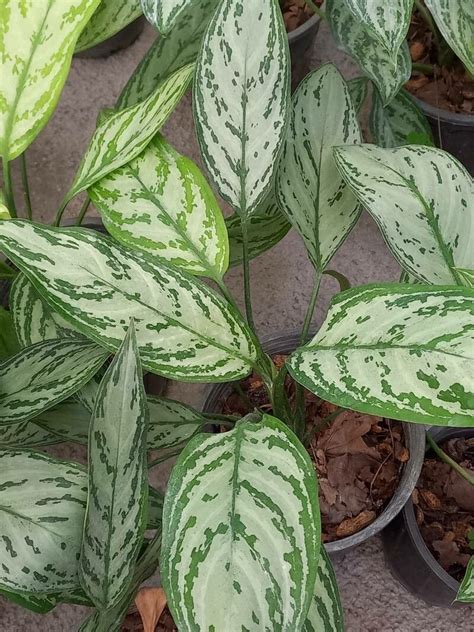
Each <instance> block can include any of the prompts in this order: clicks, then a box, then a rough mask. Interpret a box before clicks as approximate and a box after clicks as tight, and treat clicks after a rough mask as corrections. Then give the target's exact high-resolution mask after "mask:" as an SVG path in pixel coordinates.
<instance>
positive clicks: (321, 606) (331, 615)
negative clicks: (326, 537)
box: [302, 546, 344, 632]
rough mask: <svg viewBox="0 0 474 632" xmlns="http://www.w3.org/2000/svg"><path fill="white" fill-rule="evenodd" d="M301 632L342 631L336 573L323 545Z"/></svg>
mask: <svg viewBox="0 0 474 632" xmlns="http://www.w3.org/2000/svg"><path fill="white" fill-rule="evenodd" d="M302 632H344V611H343V609H342V605H341V598H340V596H339V589H338V587H337V580H336V575H335V574H334V569H333V567H332V564H331V560H330V559H329V555H328V554H327V553H326V550H325V549H324V547H323V546H321V551H320V555H319V562H318V574H317V576H316V585H315V587H314V595H313V598H312V600H311V605H310V606H309V611H308V617H307V619H306V622H305V624H304V626H303V629H302Z"/></svg>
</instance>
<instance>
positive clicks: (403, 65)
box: [326, 0, 411, 105]
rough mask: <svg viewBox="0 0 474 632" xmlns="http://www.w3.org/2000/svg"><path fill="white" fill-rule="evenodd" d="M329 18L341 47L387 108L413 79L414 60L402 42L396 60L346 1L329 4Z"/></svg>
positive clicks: (405, 44) (329, 1) (337, 0)
mask: <svg viewBox="0 0 474 632" xmlns="http://www.w3.org/2000/svg"><path fill="white" fill-rule="evenodd" d="M326 15H327V18H328V21H329V25H330V27H331V30H332V33H333V36H334V38H335V40H336V43H337V44H338V46H339V47H340V48H341V49H343V50H344V51H345V52H346V53H348V54H349V55H352V57H353V58H354V59H355V61H356V62H357V63H358V65H359V66H360V69H361V70H362V72H363V73H364V74H365V75H367V77H369V79H371V80H372V81H373V82H374V83H375V85H376V86H377V89H378V91H379V92H380V96H381V98H382V102H383V103H384V105H386V104H387V103H389V102H390V101H391V100H392V99H393V97H394V96H395V95H396V94H397V92H398V91H399V90H400V88H401V87H402V86H403V84H404V83H406V82H407V81H408V79H409V78H410V75H411V57H410V52H409V50H408V45H407V43H406V42H403V44H402V45H401V47H400V49H399V51H398V54H397V57H396V59H392V58H391V57H390V55H389V54H388V53H387V52H386V51H385V49H384V48H382V47H381V46H380V44H379V42H378V41H377V40H376V39H375V38H374V36H373V35H371V33H370V32H369V31H368V30H367V29H366V28H364V26H363V25H362V24H361V23H360V22H359V21H358V20H357V19H356V18H355V17H354V16H353V15H352V13H351V12H350V11H349V8H348V6H347V5H346V0H327V2H326Z"/></svg>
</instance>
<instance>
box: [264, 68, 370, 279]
mask: <svg viewBox="0 0 474 632" xmlns="http://www.w3.org/2000/svg"><path fill="white" fill-rule="evenodd" d="M357 142H361V135H360V130H359V124H358V123H357V118H356V113H355V110H354V107H353V105H352V101H351V97H350V95H349V91H348V89H347V86H346V84H345V82H344V79H343V78H342V77H341V75H340V74H339V72H338V70H337V69H336V67H335V66H333V65H332V64H327V65H325V66H323V67H322V68H320V69H319V70H316V71H314V72H312V73H311V74H310V75H308V76H307V77H305V79H303V81H302V82H301V83H300V85H299V86H298V89H297V90H296V92H295V94H294V96H293V108H292V111H291V115H290V125H289V127H288V132H287V138H286V142H285V145H284V149H283V153H282V157H281V160H280V165H279V167H278V174H277V184H276V187H277V200H278V203H279V205H280V208H281V209H282V211H283V212H284V213H285V214H286V215H287V216H288V218H289V220H290V221H291V222H292V224H293V226H294V227H295V228H296V230H297V231H298V233H299V234H300V235H301V237H302V239H303V242H304V244H305V247H306V250H307V251H308V255H309V257H310V260H311V262H312V264H313V266H314V267H315V268H316V270H318V271H320V272H321V271H322V270H323V269H324V268H325V267H326V265H327V264H328V262H329V260H330V259H331V257H332V256H333V254H334V253H335V252H336V250H337V249H338V247H339V246H340V245H341V243H342V242H343V241H344V239H345V238H346V236H347V235H348V233H349V232H350V230H351V228H352V227H353V226H354V224H355V223H356V221H357V219H358V218H359V215H360V211H361V208H360V206H359V203H358V201H357V198H356V197H355V195H354V194H353V193H352V191H351V190H350V188H349V187H348V186H347V184H346V183H345V182H344V179H343V178H342V176H341V175H340V174H339V172H338V170H337V167H336V163H335V162H334V157H333V153H332V150H333V147H334V146H335V145H340V144H342V143H357Z"/></svg>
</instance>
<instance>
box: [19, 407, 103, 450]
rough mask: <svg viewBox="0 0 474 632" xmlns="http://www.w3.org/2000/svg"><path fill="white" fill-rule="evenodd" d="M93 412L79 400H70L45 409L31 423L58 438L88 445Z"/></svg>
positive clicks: (58, 439) (57, 439)
mask: <svg viewBox="0 0 474 632" xmlns="http://www.w3.org/2000/svg"><path fill="white" fill-rule="evenodd" d="M90 420H91V413H90V412H89V411H88V410H87V408H85V407H84V406H82V405H81V404H80V403H79V402H76V401H74V400H69V401H66V402H61V404H59V405H58V406H55V407H54V408H50V409H49V410H46V411H44V412H43V413H41V414H40V415H38V416H37V417H35V418H34V420H33V421H32V422H31V423H34V424H35V425H36V426H37V427H39V428H42V429H43V430H44V431H46V432H47V433H48V434H51V435H52V436H54V437H55V438H56V441H73V442H74V443H80V444H83V445H87V442H88V438H89V425H90Z"/></svg>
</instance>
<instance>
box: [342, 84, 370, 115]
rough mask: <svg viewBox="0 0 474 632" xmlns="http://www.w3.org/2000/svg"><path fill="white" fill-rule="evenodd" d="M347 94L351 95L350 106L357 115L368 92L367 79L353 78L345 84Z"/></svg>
mask: <svg viewBox="0 0 474 632" xmlns="http://www.w3.org/2000/svg"><path fill="white" fill-rule="evenodd" d="M346 84H347V88H348V90H349V94H350V95H351V100H352V105H353V106H354V109H355V111H356V112H357V114H359V112H360V111H361V109H362V106H363V105H364V102H365V100H366V98H367V93H368V91H369V80H368V79H367V77H355V78H354V79H349V81H347V82H346Z"/></svg>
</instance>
